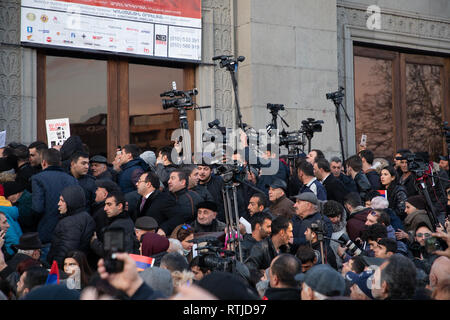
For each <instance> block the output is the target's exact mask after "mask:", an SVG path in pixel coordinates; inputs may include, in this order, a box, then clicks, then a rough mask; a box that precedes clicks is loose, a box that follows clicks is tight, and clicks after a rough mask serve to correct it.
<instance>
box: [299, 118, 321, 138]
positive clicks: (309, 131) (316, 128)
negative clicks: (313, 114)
mask: <svg viewBox="0 0 450 320" xmlns="http://www.w3.org/2000/svg"><path fill="white" fill-rule="evenodd" d="M322 124H323V120H315V119H314V118H307V119H306V120H303V121H302V131H303V132H304V133H305V134H306V135H307V136H308V135H311V136H312V135H313V134H314V132H322Z"/></svg>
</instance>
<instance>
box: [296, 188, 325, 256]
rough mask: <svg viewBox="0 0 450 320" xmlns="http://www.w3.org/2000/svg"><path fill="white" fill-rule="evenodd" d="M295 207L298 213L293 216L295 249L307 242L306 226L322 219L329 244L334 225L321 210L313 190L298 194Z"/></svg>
mask: <svg viewBox="0 0 450 320" xmlns="http://www.w3.org/2000/svg"><path fill="white" fill-rule="evenodd" d="M294 198H295V201H296V202H295V204H294V209H295V213H296V215H295V216H294V217H293V218H292V221H293V234H294V250H296V249H297V247H298V245H302V244H307V240H306V237H305V231H306V227H307V226H308V225H309V223H311V221H317V220H319V221H321V222H322V226H323V232H324V236H325V237H327V238H325V242H326V243H327V245H328V244H329V240H328V239H329V238H330V237H331V234H332V233H333V226H332V223H331V221H330V219H329V218H328V217H326V216H324V215H322V214H321V213H320V212H319V200H318V199H317V197H316V195H315V194H314V193H312V192H304V193H300V194H298V195H296V196H295V197H294Z"/></svg>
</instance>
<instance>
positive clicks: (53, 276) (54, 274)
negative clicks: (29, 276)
mask: <svg viewBox="0 0 450 320" xmlns="http://www.w3.org/2000/svg"><path fill="white" fill-rule="evenodd" d="M45 284H59V269H58V263H57V262H56V261H55V260H53V263H52V268H51V269H50V273H49V274H48V276H47V280H46V281H45Z"/></svg>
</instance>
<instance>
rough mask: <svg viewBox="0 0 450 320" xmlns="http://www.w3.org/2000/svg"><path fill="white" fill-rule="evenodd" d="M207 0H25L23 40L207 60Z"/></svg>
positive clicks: (135, 53) (51, 44)
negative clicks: (204, 7)
mask: <svg viewBox="0 0 450 320" xmlns="http://www.w3.org/2000/svg"><path fill="white" fill-rule="evenodd" d="M201 35H202V21H201V0H170V1H167V0H129V1H119V0H116V1H113V0H58V1H51V0H22V5H21V41H22V43H24V44H31V45H33V44H35V45H45V46H52V47H55V46H60V47H65V48H73V49H74V50H96V51H108V52H114V53H126V54H133V55H139V56H144V57H159V58H167V59H177V60H179V59H181V60H194V61H200V60H201Z"/></svg>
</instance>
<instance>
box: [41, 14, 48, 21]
mask: <svg viewBox="0 0 450 320" xmlns="http://www.w3.org/2000/svg"><path fill="white" fill-rule="evenodd" d="M41 21H42V22H44V23H45V22H47V21H48V16H47V15H45V14H43V15H42V16H41Z"/></svg>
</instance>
